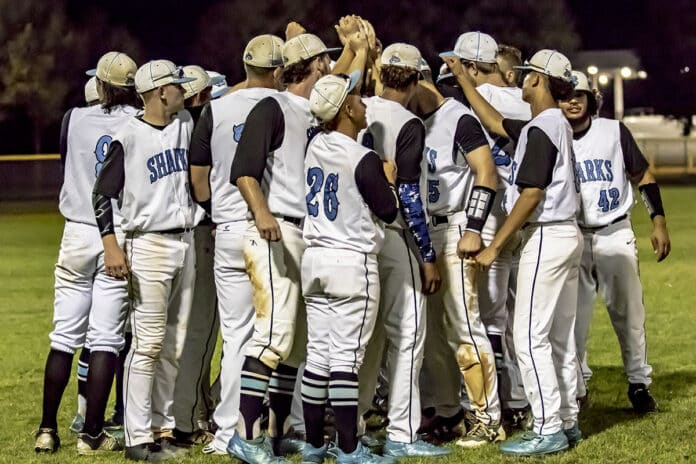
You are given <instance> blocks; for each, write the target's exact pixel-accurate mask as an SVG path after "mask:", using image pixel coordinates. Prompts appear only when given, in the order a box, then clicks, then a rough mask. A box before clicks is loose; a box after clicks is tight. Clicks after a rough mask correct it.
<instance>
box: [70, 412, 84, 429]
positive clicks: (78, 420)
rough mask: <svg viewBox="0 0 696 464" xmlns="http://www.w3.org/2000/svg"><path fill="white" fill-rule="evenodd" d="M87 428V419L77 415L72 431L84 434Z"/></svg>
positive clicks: (71, 425)
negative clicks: (85, 427)
mask: <svg viewBox="0 0 696 464" xmlns="http://www.w3.org/2000/svg"><path fill="white" fill-rule="evenodd" d="M84 426H85V418H84V417H82V416H81V415H80V414H75V417H73V420H72V423H71V424H70V431H71V432H75V433H80V432H82V428H83V427H84Z"/></svg>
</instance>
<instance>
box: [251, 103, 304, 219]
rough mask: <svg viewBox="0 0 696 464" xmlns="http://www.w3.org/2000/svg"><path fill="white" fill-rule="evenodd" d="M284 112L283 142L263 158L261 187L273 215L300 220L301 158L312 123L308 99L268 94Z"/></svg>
mask: <svg viewBox="0 0 696 464" xmlns="http://www.w3.org/2000/svg"><path fill="white" fill-rule="evenodd" d="M271 97H272V98H273V99H275V100H276V101H277V102H278V104H279V105H280V109H281V110H282V111H283V119H284V123H285V133H284V134H283V143H282V144H281V145H280V147H279V148H278V149H277V150H275V151H274V152H272V153H269V155H268V158H267V159H266V169H265V170H264V172H263V182H262V183H261V188H262V190H263V192H264V193H265V194H266V199H267V201H268V207H269V209H270V210H271V212H272V213H273V214H277V215H282V216H289V217H293V218H303V217H304V216H305V212H306V211H305V210H306V207H305V200H304V195H305V194H304V184H305V180H304V155H305V148H306V147H307V134H308V132H309V129H310V128H311V127H312V126H313V125H316V124H315V120H314V116H312V113H311V112H310V111H309V100H307V99H306V98H304V97H300V96H298V95H295V94H293V93H290V92H287V91H286V92H278V93H275V94H273V95H271Z"/></svg>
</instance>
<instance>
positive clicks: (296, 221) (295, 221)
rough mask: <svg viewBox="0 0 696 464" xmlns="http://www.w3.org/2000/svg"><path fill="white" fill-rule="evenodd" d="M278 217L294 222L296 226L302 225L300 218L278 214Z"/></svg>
mask: <svg viewBox="0 0 696 464" xmlns="http://www.w3.org/2000/svg"><path fill="white" fill-rule="evenodd" d="M278 217H279V218H280V219H282V220H283V221H285V222H289V223H290V224H294V225H296V226H297V227H302V219H301V218H295V217H290V216H278Z"/></svg>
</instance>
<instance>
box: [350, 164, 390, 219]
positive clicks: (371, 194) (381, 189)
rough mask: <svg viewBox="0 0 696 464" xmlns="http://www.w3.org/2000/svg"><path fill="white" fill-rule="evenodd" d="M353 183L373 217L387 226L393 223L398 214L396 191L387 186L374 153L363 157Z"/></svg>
mask: <svg viewBox="0 0 696 464" xmlns="http://www.w3.org/2000/svg"><path fill="white" fill-rule="evenodd" d="M355 183H356V184H357V185H358V190H359V191H360V195H362V197H363V199H364V200H365V203H367V206H369V207H370V210H371V211H372V212H373V213H374V214H375V216H377V217H378V218H380V219H381V220H382V221H384V222H386V223H387V224H390V223H392V222H394V219H396V215H397V214H398V213H399V202H398V201H397V197H396V190H395V189H394V186H393V185H391V184H389V181H388V180H387V177H386V176H385V175H384V169H383V168H382V160H381V159H380V158H379V156H377V153H375V152H374V151H371V152H369V153H368V154H367V155H365V156H364V157H363V159H361V160H360V162H359V163H358V165H357V166H356V168H355Z"/></svg>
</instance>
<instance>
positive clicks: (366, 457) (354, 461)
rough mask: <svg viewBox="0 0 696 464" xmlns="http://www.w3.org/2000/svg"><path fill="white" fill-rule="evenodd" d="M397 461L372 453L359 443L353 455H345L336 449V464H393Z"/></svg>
mask: <svg viewBox="0 0 696 464" xmlns="http://www.w3.org/2000/svg"><path fill="white" fill-rule="evenodd" d="M395 462H396V459H394V458H392V457H389V456H380V455H379V454H374V453H372V452H371V451H370V450H369V448H367V447H365V446H363V444H362V443H360V442H358V446H357V447H356V448H355V450H354V451H353V452H352V453H344V452H343V451H341V449H340V448H336V464H392V463H395Z"/></svg>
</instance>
